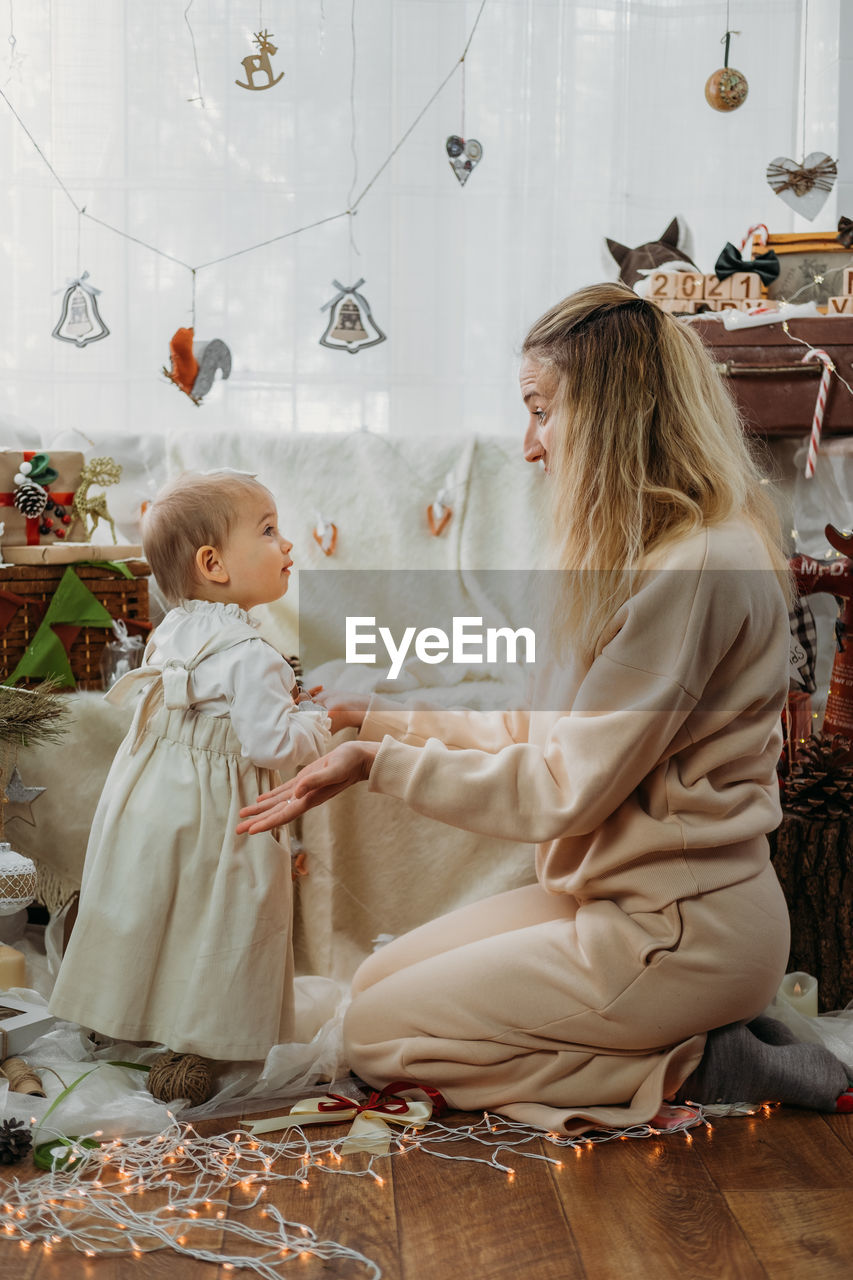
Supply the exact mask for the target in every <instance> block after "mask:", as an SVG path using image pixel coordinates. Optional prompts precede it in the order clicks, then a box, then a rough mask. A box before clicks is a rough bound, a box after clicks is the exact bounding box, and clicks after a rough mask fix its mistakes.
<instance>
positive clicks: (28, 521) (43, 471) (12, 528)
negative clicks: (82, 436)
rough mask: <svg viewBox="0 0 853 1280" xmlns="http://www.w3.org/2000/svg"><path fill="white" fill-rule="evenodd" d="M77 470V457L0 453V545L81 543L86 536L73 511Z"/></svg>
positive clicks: (54, 453) (36, 452)
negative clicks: (1, 528)
mask: <svg viewBox="0 0 853 1280" xmlns="http://www.w3.org/2000/svg"><path fill="white" fill-rule="evenodd" d="M82 470H83V455H82V453H76V452H73V451H70V450H69V451H62V450H54V451H52V452H50V453H48V452H47V451H46V450H36V449H27V450H23V451H22V450H20V449H0V521H2V522H3V524H4V525H5V529H4V531H3V534H2V535H1V536H0V546H2V545H5V546H9V547H20V546H29V547H39V546H45V545H51V544H53V543H57V542H66V541H67V542H79V541H82V539H83V538H85V536H86V531H85V529H84V527H83V524H82V522H81V521H80V520H79V519H78V518H77V515H76V514H75V512H74V510H73V508H72V503H73V501H74V494H75V492H76V491H77V487H78V485H79V483H80V473H81V471H82ZM18 477H20V479H19V478H18ZM29 512H32V514H29Z"/></svg>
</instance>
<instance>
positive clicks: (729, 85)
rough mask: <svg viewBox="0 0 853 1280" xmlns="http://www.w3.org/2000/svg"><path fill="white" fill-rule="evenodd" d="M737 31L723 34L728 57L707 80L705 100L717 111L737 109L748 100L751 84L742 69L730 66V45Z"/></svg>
mask: <svg viewBox="0 0 853 1280" xmlns="http://www.w3.org/2000/svg"><path fill="white" fill-rule="evenodd" d="M738 34H739V33H738V32H737V31H727V32H726V34H725V35H724V36H723V43H724V44H725V46H726V57H725V61H724V62H723V65H722V66H721V67H720V68H719V69H718V70H717V71H714V72H713V73H712V74H711V75H709V76H708V79H707V80H706V81H705V101H706V102H707V103H708V106H709V107H713V108H714V110H715V111H736V110H737V108H738V107H742V106H743V104H744V103H745V102H746V95H747V94H748V93H749V84H748V82H747V79H746V76H745V75H744V74H743V72H742V71H737V70H736V69H735V68H734V67H730V66H729V45H730V44H731V39H732V36H733V35H738Z"/></svg>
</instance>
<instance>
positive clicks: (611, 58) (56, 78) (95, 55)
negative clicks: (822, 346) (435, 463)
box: [0, 0, 841, 460]
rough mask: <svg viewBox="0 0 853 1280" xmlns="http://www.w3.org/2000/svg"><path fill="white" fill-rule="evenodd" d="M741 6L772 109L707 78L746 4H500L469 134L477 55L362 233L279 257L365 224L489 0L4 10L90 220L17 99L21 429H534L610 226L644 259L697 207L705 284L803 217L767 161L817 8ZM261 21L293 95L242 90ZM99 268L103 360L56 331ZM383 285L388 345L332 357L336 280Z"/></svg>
mask: <svg viewBox="0 0 853 1280" xmlns="http://www.w3.org/2000/svg"><path fill="white" fill-rule="evenodd" d="M812 4H813V6H816V7H817V10H820V14H823V13H824V10H825V9H827V5H830V7H831V4H832V0H812ZM835 5H836V7H837V0H835ZM729 8H730V21H731V25H732V27H734V28H735V29H737V30H739V31H740V32H741V34H740V35H739V36H736V37H734V38H733V42H732V52H731V59H730V60H731V62H732V64H733V65H735V66H737V67H740V68H741V69H742V70H743V71H744V72H745V73H746V74H747V76H748V79H749V83H750V91H749V97H748V100H747V102H746V104H745V105H744V106H743V107H742V108H741V109H740V110H738V111H735V112H732V113H731V114H730V115H724V114H720V113H718V112H715V111H713V110H711V109H710V108H709V106H708V105H707V104H706V102H705V98H704V84H705V80H706V78H707V76H708V75H709V73H710V72H711V71H713V70H714V69H715V68H716V67H718V66H721V65H722V62H723V48H722V45H721V43H720V40H721V37H722V35H723V32H724V31H725V26H726V3H725V0H681V2H680V3H674V2H672V0H603V2H601V3H582V2H580V0H562V2H560V0H486V4H485V6H484V8H483V10H482V13H481V14H480V17H479V24H478V25H477V28H476V31H475V32H474V37H473V40H472V41H471V45H470V49H469V51H468V55H467V57H466V59H465V63H464V72H465V74H464V124H463V115H462V113H463V75H462V68H461V67H460V68H457V71H456V73H455V74H454V75H453V76H452V77H451V79H450V81H449V83H448V84H447V85H446V87H445V88H444V89H443V91H442V92H441V93H440V94H439V96H438V97H437V98H436V100H435V101H434V102H433V103H432V105H431V106H429V108H428V109H427V110H426V111H425V112H424V114H423V117H422V118H421V119H420V120H419V122H418V123H417V124H416V125H415V127H414V128H413V129H412V131H411V133H410V135H409V136H408V138H407V139H406V140H405V141H404V142H403V144H402V145H401V146H400V147H399V150H398V151H397V152H396V154H394V155H393V158H392V159H391V160H390V162H389V163H388V164H387V165H386V167H385V168H384V169H382V171H381V173H379V176H378V177H377V178H376V181H375V183H374V184H373V186H372V187H371V188H370V190H369V191H368V192H367V194H366V195H365V196H364V198H363V199H362V201H361V203H360V204H359V206H358V212H357V215H356V216H355V217H354V218H352V219H351V220H350V219H349V218H348V217H346V216H344V217H342V218H339V219H338V220H336V221H331V222H328V223H326V224H325V225H322V226H319V227H316V228H314V229H313V230H309V231H306V232H304V233H302V234H299V235H296V236H293V237H291V238H288V239H277V240H276V239H275V238H276V237H280V236H282V235H283V234H284V233H286V232H290V231H292V230H294V229H295V228H298V227H301V226H304V225H305V224H309V223H313V222H315V221H317V220H319V219H324V218H329V217H331V216H332V215H335V214H340V213H342V212H344V211H345V210H346V209H347V208H348V204H349V202H350V200H351V199H353V198H356V197H357V196H358V195H359V193H360V192H361V191H362V190H363V188H364V187H365V186H366V185H367V184H368V182H369V181H370V180H371V178H373V176H374V175H375V174H376V173H377V171H378V170H379V169H380V167H381V166H382V165H383V163H384V162H385V161H386V159H387V158H388V157H389V155H390V154H391V152H392V151H393V150H394V148H395V147H396V145H397V144H398V142H399V141H400V139H401V138H402V137H403V135H404V134H405V133H406V131H407V130H408V129H409V128H410V126H411V125H412V123H413V122H414V121H415V119H416V117H417V116H418V115H419V113H420V112H421V111H422V110H423V108H424V107H425V105H426V104H427V102H428V101H429V99H430V98H431V97H432V95H433V94H434V93H435V91H436V89H437V88H438V86H439V85H440V84H441V82H442V80H443V79H444V78H445V77H446V76H447V75H448V73H450V72H451V70H452V68H453V66H454V63H455V62H456V61H457V59H459V57H460V55H461V53H462V51H463V49H464V48H465V44H466V41H467V39H468V35H469V33H470V31H471V29H472V27H473V26H474V23H475V20H476V19H477V16H478V12H479V10H480V0H464V2H463V0H354V3H353V0H299V3H293V0H287V3H285V0H261V3H258V0H195V3H189V4H188V3H187V0H145V2H144V3H138V0H26V2H24V0H12V3H11V4H10V6H9V24H10V30H9V35H11V36H13V37H14V44H12V43H11V42H10V43H9V45H8V49H9V53H8V54H5V53H4V54H3V55H0V86H2V87H3V90H4V93H5V94H6V95H7V97H8V99H9V101H10V102H11V104H12V105H13V106H14V108H15V110H16V111H17V112H18V114H19V115H20V117H21V120H22V121H23V122H24V124H25V125H26V126H27V128H28V129H29V130H30V132H31V134H32V136H33V138H34V139H35V141H36V142H37V143H38V145H39V147H40V148H41V149H42V151H43V152H44V156H45V158H46V159H47V160H49V161H50V163H51V164H52V165H53V167H54V169H55V171H56V175H57V176H58V178H59V179H61V181H62V183H64V184H65V187H66V188H67V191H68V193H70V196H71V197H72V199H73V201H74V202H76V203H77V205H79V206H80V207H85V210H86V214H87V216H84V217H83V218H82V219H81V218H78V215H77V213H76V212H75V209H74V207H73V203H72V199H69V195H68V194H66V192H64V191H63V190H62V188H61V187H60V185H59V183H58V181H57V178H55V177H54V176H53V175H52V174H51V172H50V171H49V169H48V167H47V165H46V163H45V160H44V159H42V157H41V156H39V154H38V153H37V152H36V150H35V148H34V146H33V143H32V142H31V140H30V138H28V137H27V135H26V133H25V132H24V129H23V128H22V126H21V124H19V122H18V121H17V120H16V119H15V117H14V116H13V114H12V112H11V110H10V109H9V108H8V106H7V104H6V103H5V102H3V101H2V100H0V155H2V164H3V169H2V172H3V187H4V199H3V204H2V213H0V241H1V242H2V247H3V262H4V272H3V293H4V297H3V303H2V315H3V341H2V347H0V361H2V366H3V375H4V376H3V378H2V386H0V430H2V429H3V428H4V427H5V434H6V435H7V436H11V437H14V435H15V432H16V431H17V432H18V434H20V433H21V431H22V430H25V429H29V430H34V431H35V432H37V433H38V434H39V436H40V437H41V440H42V442H43V443H46V444H47V443H49V442H50V440H51V438H52V437H53V436H55V435H57V434H58V433H60V432H65V431H67V430H70V429H72V428H77V429H79V430H81V431H82V432H83V433H84V434H85V432H86V431H87V428H88V427H94V426H109V427H110V428H111V429H116V428H119V429H121V430H123V431H127V432H134V433H142V434H144V433H146V432H148V431H150V430H153V429H157V430H162V429H164V428H167V429H169V430H170V431H175V432H194V433H196V434H197V436H198V449H199V459H200V460H202V459H203V457H204V435H205V430H206V429H207V428H219V427H227V428H230V429H233V430H239V429H240V428H241V426H247V427H248V426H251V427H259V426H260V427H264V428H268V429H269V430H270V431H277V432H278V431H283V432H292V431H301V432H315V431H352V430H357V429H360V428H363V427H366V428H368V429H370V430H372V431H377V432H392V433H400V434H414V433H424V432H426V433H432V432H435V433H448V432H450V433H456V432H458V433H459V434H460V435H462V434H467V433H480V434H487V433H516V432H518V431H519V430H520V427H521V415H520V405H519V403H518V393H517V388H516V382H515V379H516V366H517V355H518V348H519V344H520V342H521V339H522V338H523V335H524V332H525V330H526V328H527V326H528V325H529V324H530V323H531V322H532V321H533V320H534V319H535V318H536V317H537V315H538V314H540V313H541V312H542V311H543V310H544V309H545V308H546V307H547V306H548V305H550V304H551V303H552V302H554V301H556V300H557V299H558V298H559V297H561V296H563V295H564V294H566V293H568V292H570V291H571V290H572V289H574V288H576V287H578V286H579V285H582V284H585V283H588V282H590V281H593V280H596V279H602V278H615V276H616V267H615V264H614V263H613V262H612V260H611V259H609V257H608V255H607V253H606V250H605V249H604V247H603V239H604V236H605V235H608V236H610V237H612V238H614V239H616V240H619V241H622V242H623V243H626V244H629V245H635V244H638V243H641V242H643V241H646V240H649V239H655V238H657V236H658V235H659V234H660V232H662V231H663V229H664V227H666V225H667V223H668V222H669V221H670V219H671V218H672V217H673V215H675V214H679V215H680V216H681V217H682V219H683V220H684V224H685V226H686V227H687V228H688V229H689V233H690V240H689V243H688V250H689V251H690V253H691V256H692V257H693V258H694V259H695V261H696V262H697V263H698V264H699V266H700V267H701V268H702V269H703V270H706V271H710V270H712V269H713V264H714V261H715V259H716V256H717V253H718V252H719V250H720V249H721V248H722V246H723V244H724V242H725V241H726V240H733V241H735V242H736V243H738V242H739V240H740V238H741V236H742V235H743V233H744V232H745V231H746V229H747V227H748V226H749V225H750V224H752V223H756V222H766V223H767V224H768V225H769V227H770V228H771V230H774V231H786V230H792V229H794V228H795V219H794V216H793V214H791V213H790V212H789V210H788V209H787V208H786V207H785V205H783V204H782V203H781V202H780V201H779V199H778V198H777V197H776V196H774V195H773V193H772V192H771V191H770V188H769V187H768V186H767V184H766V182H765V179H764V171H765V168H766V165H767V162H768V161H769V160H770V159H772V158H773V157H774V156H777V155H780V154H782V155H792V156H793V155H794V154H795V152H799V150H800V141H801V134H802V130H801V126H802V123H803V122H802V119H801V107H802V88H803V83H802V77H803V67H802V65H801V51H802V31H803V16H804V10H803V5H802V0H730V5H729ZM827 12H829V10H828V9H827ZM4 13H5V10H4ZM818 16H820V15H818ZM830 18H831V14H830ZM5 20H6V19H5V17H4V18H2V19H0V35H3V34H5V30H4V25H3V24H4V23H5ZM813 22H814V25H813V31H814V32H815V33H816V34H815V40H816V41H818V36H819V40H820V41H823V43H822V44H819V47H818V44H816V45H815V48H816V49H818V55H819V56H817V57H816V60H815V69H814V71H813V72H811V73H810V74H811V81H810V84H811V88H810V90H809V92H810V102H811V104H812V108H813V110H812V115H811V117H810V118H809V119H808V120H807V123H808V129H807V136H806V138H805V140H806V141H807V142H808V143H809V147H808V149H812V145H815V146H818V145H819V146H820V148H821V149H825V150H827V151H830V152H832V150H833V147H834V145H835V143H836V140H837V121H836V120H835V119H834V117H833V112H832V104H833V103H834V102H835V101H836V100H837V98H833V95H832V92H831V84H832V75H833V74H837V71H838V67H839V66H840V65H841V64H839V62H838V48H837V45H836V47H834V48H833V46H832V40H833V30H835V31H836V32H837V26H836V27H834V28H833V25H832V21H831V20H830V21H827V22H826V23H825V24H824V27H823V28H820V30H819V24H818V21H817V17H815V18H814V19H813ZM262 26H263V27H265V28H266V29H268V30H269V31H270V32H271V33H272V39H273V43H274V44H275V45H276V47H277V53H276V54H275V56H274V57H273V59H272V66H273V69H274V71H276V72H278V71H283V72H284V78H283V79H282V80H281V81H280V82H279V83H278V84H276V85H274V86H273V87H271V88H269V89H266V90H259V91H255V92H250V91H247V90H245V89H242V88H240V87H238V86H237V85H236V84H235V81H236V80H237V79H243V67H242V65H241V64H242V60H243V58H245V57H247V56H248V55H250V54H252V53H254V52H256V50H255V48H254V46H253V44H252V35H253V33H255V32H257V31H258V30H259V29H260V28H261V27H262ZM353 30H354V33H355V57H354V58H353ZM821 31H822V34H820V32H821ZM193 40H194V42H195V55H194V49H193ZM0 48H2V49H4V50H5V49H6V48H7V45H6V43H5V41H2V40H0ZM196 58H197V63H198V75H197V74H196ZM830 64H831V69H830ZM824 71H825V74H824ZM827 86H829V88H827ZM202 99H203V100H202ZM821 103H823V106H821ZM463 132H464V133H465V135H466V136H468V137H473V138H476V139H477V140H479V142H480V143H481V144H482V147H483V158H482V160H481V162H480V164H479V165H478V166H477V168H476V169H475V170H474V172H473V173H472V175H471V177H470V178H469V181H468V183H467V185H466V186H465V187H464V188H463V187H460V185H459V183H458V182H457V180H456V178H455V176H454V174H453V173H452V171H451V169H450V166H449V163H448V159H447V156H446V153H445V140H446V139H447V137H448V135H450V134H453V133H463ZM813 134H819V135H820V136H819V138H818V137H817V136H815V137H813V136H812V135H813ZM796 158H800V157H799V155H797V157H796ZM88 215H91V216H88ZM834 215H835V210H834V206H833V204H832V202H830V204H829V205H827V207H826V209H825V211H824V213H823V214H822V215H821V216H820V218H819V224H820V225H821V226H822V225H823V224H825V225H826V226H827V227H829V226H834V225H835V216H834ZM96 218H97V219H99V220H100V222H96V221H94V219H96ZM101 222H102V223H107V224H110V225H111V226H112V227H115V228H119V229H120V230H122V231H124V232H126V233H127V234H128V235H129V236H132V237H135V239H136V241H142V242H144V244H140V243H136V242H135V241H134V240H130V239H127V238H124V237H123V236H120V235H118V234H116V232H115V231H113V230H110V229H108V228H107V227H104V226H102V225H100V223H101ZM350 223H351V228H350ZM803 225H805V224H803ZM816 225H817V224H816ZM350 230H351V232H352V235H351V234H350ZM78 233H79V238H80V247H79V261H78ZM265 240H273V241H274V242H273V243H271V244H269V245H267V246H266V247H264V248H258V249H254V250H252V251H251V252H247V253H240V252H239V251H240V250H243V249H246V248H247V247H248V246H251V245H255V244H257V243H259V242H261V241H265ZM146 245H148V246H153V248H155V249H157V250H159V251H160V253H155V252H153V251H152V249H151V248H148V247H145V246H146ZM229 254H234V255H237V256H234V257H231V258H230V259H229V260H227V261H225V262H221V263H219V264H218V265H214V266H205V265H204V264H207V263H209V262H211V261H212V260H214V259H219V258H222V257H225V256H226V255H229ZM162 255H168V256H162ZM170 257H173V258H177V259H179V260H180V262H182V263H185V264H187V265H188V266H195V267H198V268H200V269H199V270H198V271H197V274H196V326H195V332H196V338H197V339H199V340H202V341H204V340H210V339H213V338H221V339H223V340H224V341H225V342H226V343H227V344H228V346H229V348H230V349H231V352H232V355H233V372H232V374H231V377H230V379H229V380H228V381H227V382H220V381H218V380H217V382H216V383H215V385H214V388H213V390H212V391H211V392H210V394H209V395H208V396H207V398H206V399H205V401H204V403H203V405H202V406H201V407H198V408H197V407H196V406H194V405H193V404H192V403H191V402H190V400H189V399H188V398H187V397H186V396H184V395H183V394H182V393H181V392H179V391H178V390H177V389H176V388H175V387H173V386H172V385H171V384H170V383H169V382H168V381H167V380H166V378H165V377H164V376H163V373H162V367H163V365H164V364H168V362H169V339H170V337H171V335H172V334H173V333H174V331H175V330H176V329H177V328H178V327H180V326H186V325H189V324H190V323H191V320H192V297H193V293H192V275H191V273H190V271H189V270H187V269H186V267H185V266H181V265H178V264H177V263H175V262H173V261H170ZM78 267H79V269H80V270H88V271H89V273H90V280H91V282H92V283H93V284H94V285H95V286H96V287H97V288H98V289H100V290H101V294H100V296H99V299H98V301H99V305H100V309H101V314H102V316H103V319H104V321H105V322H106V324H107V325H108V326H109V328H110V331H111V332H110V335H109V337H108V338H106V339H104V340H103V341H100V342H97V343H94V344H92V345H90V346H87V347H85V348H83V349H78V348H76V347H75V346H71V345H68V344H65V343H60V342H57V341H56V340H55V339H53V338H52V337H51V330H52V329H53V327H54V324H55V323H56V320H57V318H58V315H59V309H60V305H61V300H62V290H63V288H64V286H65V284H66V282H67V280H69V279H70V278H73V277H74V276H76V275H77V273H78ZM360 277H363V278H364V281H365V283H364V285H363V286H362V289H361V292H362V293H363V294H364V296H365V297H366V298H367V299H368V301H369V303H370V305H371V307H372V311H373V315H374V317H375V319H376V322H377V324H378V325H379V326H380V328H381V329H382V330H383V331H384V332H385V333H386V334H387V341H386V342H384V343H382V344H381V345H378V346H375V347H373V348H371V349H369V350H365V351H362V352H360V353H358V354H355V355H353V354H350V353H348V352H346V351H332V350H328V349H326V348H325V347H322V346H320V345H319V342H318V339H319V337H320V335H321V334H322V332H323V329H324V327H325V323H326V316H327V313H325V312H323V313H321V310H320V308H321V307H322V305H323V304H324V303H325V302H327V301H328V300H329V299H330V298H332V297H333V295H334V294H335V292H336V289H335V287H334V285H333V284H332V281H333V280H334V279H337V280H339V281H341V282H342V283H343V284H345V285H352V284H355V282H356V280H357V279H359V278H360ZM0 443H2V441H0Z"/></svg>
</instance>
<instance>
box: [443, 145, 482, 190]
mask: <svg viewBox="0 0 853 1280" xmlns="http://www.w3.org/2000/svg"><path fill="white" fill-rule="evenodd" d="M444 145H445V148H446V150H447V156H448V159H449V160H450V167H451V169H452V170H453V172H454V173H455V174H456V177H457V179H458V181H459V185H460V187H464V186H465V183H466V182H467V181H468V179H469V178H470V177H471V174H472V173H473V172H474V169H475V168H476V167H477V165H478V164H479V163H480V160H481V159H482V156H483V148H482V146H481V145H480V143H479V142H478V141H477V139H476V138H469V139H468V141H467V142H466V141H465V139H464V138H460V137H459V135H458V134H457V133H451V135H450V137H449V138H448V139H447V142H446V143H445V144H444Z"/></svg>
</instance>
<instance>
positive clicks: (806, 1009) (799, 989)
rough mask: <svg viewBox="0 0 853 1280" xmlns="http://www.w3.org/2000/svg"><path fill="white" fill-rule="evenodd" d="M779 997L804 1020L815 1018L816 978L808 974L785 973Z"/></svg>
mask: <svg viewBox="0 0 853 1280" xmlns="http://www.w3.org/2000/svg"><path fill="white" fill-rule="evenodd" d="M779 995H780V996H781V997H782V999H783V1000H786V1001H787V1003H788V1004H789V1005H790V1006H791V1008H792V1009H796V1011H797V1013H801V1014H802V1015H803V1017H804V1018H816V1017H817V978H813V977H812V975H811V974H810V973H786V974H785V976H784V978H783V979H782V985H781V986H780V987H779Z"/></svg>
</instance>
